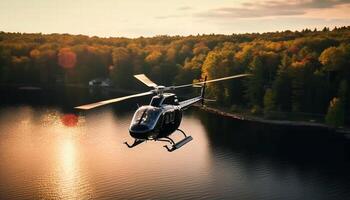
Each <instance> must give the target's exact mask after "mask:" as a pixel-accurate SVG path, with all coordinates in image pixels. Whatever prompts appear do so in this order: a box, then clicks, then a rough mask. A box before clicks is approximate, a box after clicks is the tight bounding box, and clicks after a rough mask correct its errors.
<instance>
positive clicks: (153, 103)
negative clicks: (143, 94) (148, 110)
mask: <svg viewBox="0 0 350 200" xmlns="http://www.w3.org/2000/svg"><path fill="white" fill-rule="evenodd" d="M161 101H162V98H161V97H160V96H154V97H153V98H152V100H151V103H150V105H151V106H156V107H159V105H160V102H161Z"/></svg>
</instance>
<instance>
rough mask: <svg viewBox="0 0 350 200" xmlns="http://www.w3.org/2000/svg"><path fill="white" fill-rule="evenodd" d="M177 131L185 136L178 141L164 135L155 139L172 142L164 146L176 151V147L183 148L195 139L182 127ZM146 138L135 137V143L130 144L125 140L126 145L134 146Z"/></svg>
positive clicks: (170, 150)
mask: <svg viewBox="0 0 350 200" xmlns="http://www.w3.org/2000/svg"><path fill="white" fill-rule="evenodd" d="M176 130H177V131H180V132H181V133H182V134H183V135H184V136H185V138H184V139H182V140H180V141H178V142H176V143H175V142H174V140H173V139H171V138H170V137H163V138H158V139H155V141H161V142H168V143H170V145H171V146H170V147H169V146H168V145H164V147H165V148H166V149H167V150H168V151H169V152H172V151H175V150H176V149H179V148H181V147H182V146H183V145H185V144H187V143H188V142H190V141H191V140H193V138H192V136H187V135H186V134H185V132H184V131H182V130H181V129H176ZM145 141H146V140H140V139H135V140H134V143H133V144H131V145H130V144H128V143H127V142H124V144H126V146H128V147H129V148H133V147H135V146H137V145H139V144H141V143H143V142H145Z"/></svg>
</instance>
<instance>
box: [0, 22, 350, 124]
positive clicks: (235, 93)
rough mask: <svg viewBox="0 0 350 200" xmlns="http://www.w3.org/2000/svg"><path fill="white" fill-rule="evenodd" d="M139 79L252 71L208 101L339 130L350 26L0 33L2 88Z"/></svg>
mask: <svg viewBox="0 0 350 200" xmlns="http://www.w3.org/2000/svg"><path fill="white" fill-rule="evenodd" d="M137 73H145V74H146V75H147V76H149V77H150V78H151V79H152V80H154V81H155V82H157V83H159V84H162V85H173V84H183V83H188V82H192V80H194V79H197V80H198V79H200V78H201V77H204V76H208V79H213V78H219V77H223V76H229V75H233V74H240V73H251V74H252V76H250V77H249V78H244V79H240V80H234V81H227V82H222V83H219V84H212V85H210V86H209V88H208V95H210V96H211V97H213V98H216V99H217V100H218V101H217V103H219V104H220V105H223V106H225V107H229V108H231V109H233V110H240V109H249V110H250V111H251V112H252V113H262V114H264V115H265V116H266V117H272V118H273V117H280V116H279V115H281V113H286V112H288V113H290V112H291V113H300V112H303V113H312V114H316V115H324V114H326V113H328V114H327V117H326V119H327V122H328V123H330V124H333V125H336V126H340V125H343V124H344V123H345V122H346V119H347V116H348V115H350V105H349V104H350V98H349V93H350V92H349V91H348V87H349V82H350V80H349V79H350V27H340V28H334V29H333V30H330V29H329V28H324V29H323V30H316V29H315V30H310V29H305V30H302V31H295V32H292V31H284V32H273V33H263V34H259V33H252V34H233V35H214V34H213V35H196V36H187V37H181V36H173V37H170V36H156V37H152V38H143V37H140V38H136V39H128V38H99V37H88V36H84V35H69V34H49V35H44V34H22V33H5V32H0V83H2V84H31V85H55V84H85V85H87V83H88V81H89V80H91V79H94V78H99V77H101V78H110V79H111V80H112V81H113V83H114V86H115V87H118V88H123V89H135V88H137V87H139V85H138V83H136V82H135V81H134V78H133V77H132V75H133V74H137Z"/></svg>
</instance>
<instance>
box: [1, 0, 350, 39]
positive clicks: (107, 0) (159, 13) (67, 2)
mask: <svg viewBox="0 0 350 200" xmlns="http://www.w3.org/2000/svg"><path fill="white" fill-rule="evenodd" d="M348 25H350V0H172V1H171V0H1V1H0V31H5V32H26V33H38V32H40V33H70V34H84V35H89V36H100V37H130V38H134V37H140V36H144V37H150V36H156V35H197V34H212V33H214V34H233V33H252V32H272V31H283V30H302V29H304V28H310V29H313V28H318V29H321V28H323V27H324V26H327V27H330V28H333V27H334V26H348Z"/></svg>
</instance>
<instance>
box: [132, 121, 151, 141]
mask: <svg viewBox="0 0 350 200" xmlns="http://www.w3.org/2000/svg"><path fill="white" fill-rule="evenodd" d="M129 132H130V135H131V137H133V138H136V139H147V138H148V136H149V132H150V130H149V128H148V126H145V125H142V124H139V125H133V126H131V127H130V129H129Z"/></svg>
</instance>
